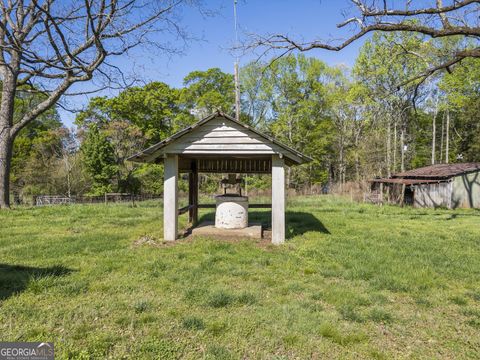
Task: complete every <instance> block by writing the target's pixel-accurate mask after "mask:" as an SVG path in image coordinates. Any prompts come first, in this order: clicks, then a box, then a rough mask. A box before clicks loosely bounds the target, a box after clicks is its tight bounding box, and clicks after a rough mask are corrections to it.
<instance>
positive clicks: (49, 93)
mask: <svg viewBox="0 0 480 360" xmlns="http://www.w3.org/2000/svg"><path fill="white" fill-rule="evenodd" d="M183 3H184V1H182V0H166V1H162V2H159V1H154V0H82V1H58V0H30V1H27V0H25V1H8V2H6V1H4V2H2V3H1V13H2V17H1V18H0V76H1V77H2V81H3V84H2V85H3V86H2V90H1V102H0V208H9V207H10V197H9V192H10V190H9V185H10V167H11V159H12V147H13V142H14V139H15V137H16V136H17V135H18V134H19V132H20V130H21V129H23V128H24V127H25V126H27V125H28V124H29V123H31V122H32V121H34V120H35V119H37V118H38V117H39V116H40V115H41V114H43V113H44V112H45V111H47V110H48V109H49V108H51V107H52V106H54V105H55V104H56V103H57V101H58V100H59V99H60V98H61V96H62V95H64V94H65V93H66V92H67V91H68V90H69V89H70V88H71V86H72V85H73V84H75V83H78V82H85V81H89V80H91V79H92V78H93V77H94V75H97V76H101V77H102V78H103V79H104V80H106V82H107V85H108V82H111V81H115V79H116V78H121V77H120V76H119V75H118V74H116V75H115V74H113V73H114V71H115V70H116V69H118V68H117V67H115V66H113V65H111V64H109V63H108V62H107V59H109V58H112V57H115V56H120V55H122V54H125V53H127V52H128V51H129V50H131V49H132V48H134V47H137V46H139V45H142V44H149V45H152V48H155V46H157V49H162V50H164V51H172V50H173V49H172V48H171V47H170V46H169V45H168V39H166V37H167V36H168V35H166V34H167V33H169V32H170V33H175V34H176V35H180V36H182V35H183V34H182V32H181V29H180V28H179V26H178V23H177V22H176V21H175V20H176V19H175V17H174V12H175V10H176V9H177V8H179V6H180V5H182V4H183ZM159 33H163V34H165V36H164V37H161V36H159ZM23 92H30V93H40V94H42V95H43V97H42V98H41V101H38V102H35V103H32V104H31V106H30V107H29V108H28V109H27V110H26V111H25V112H24V113H23V114H22V115H21V116H20V117H19V118H17V119H16V118H15V117H14V112H15V99H16V98H17V97H18V95H19V94H20V93H23Z"/></svg>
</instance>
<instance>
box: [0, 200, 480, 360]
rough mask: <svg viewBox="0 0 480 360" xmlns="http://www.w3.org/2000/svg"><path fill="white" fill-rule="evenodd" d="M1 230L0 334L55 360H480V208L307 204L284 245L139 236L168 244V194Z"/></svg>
mask: <svg viewBox="0 0 480 360" xmlns="http://www.w3.org/2000/svg"><path fill="white" fill-rule="evenodd" d="M204 215H205V213H204ZM205 216H211V214H210V215H208V214H207V215H205ZM252 217H253V218H255V219H257V220H259V219H260V220H263V221H268V213H266V212H255V213H254V214H252ZM185 221H186V220H185V216H182V217H181V224H182V226H185ZM0 224H1V227H0V341H53V342H54V343H55V347H56V352H57V358H75V359H79V358H82V359H83V358H85V359H91V358H98V359H104V358H112V359H119V358H132V359H143V358H145V359H149V358H159V359H170V358H171V359H175V358H186V359H202V358H204V359H239V358H246V359H296V358H298V359H306V358H318V359H323V358H328V359H330V358H341V359H349V358H351V359H353V358H355V359H358V358H377V359H390V358H425V359H432V358H443V359H453V358H479V357H480V212H479V211H475V210H459V211H448V210H427V209H412V208H397V207H376V206H372V205H362V204H353V203H350V202H348V201H346V200H342V199H335V198H332V197H299V198H293V199H290V200H289V202H288V214H287V233H288V237H289V238H288V240H287V243H286V244H285V245H284V246H280V247H273V246H265V245H264V244H263V243H262V244H257V243H255V242H253V241H247V240H243V241H221V240H215V239H195V240H191V239H187V240H180V241H178V242H176V243H174V244H173V245H161V246H152V245H148V244H145V245H141V246H138V245H134V243H135V242H136V241H137V240H139V239H141V238H142V237H149V238H152V239H156V240H157V241H158V242H159V243H161V237H162V210H161V206H160V204H159V203H156V202H146V203H140V204H137V207H131V206H130V205H128V204H125V205H107V206H106V205H76V206H57V207H44V208H32V209H16V210H13V211H11V212H0Z"/></svg>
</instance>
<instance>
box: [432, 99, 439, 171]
mask: <svg viewBox="0 0 480 360" xmlns="http://www.w3.org/2000/svg"><path fill="white" fill-rule="evenodd" d="M437 113H438V104H437V105H435V112H434V114H433V119H432V165H435V140H436V139H435V137H436V136H437V124H436V122H437Z"/></svg>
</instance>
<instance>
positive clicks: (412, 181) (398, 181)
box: [371, 178, 447, 185]
mask: <svg viewBox="0 0 480 360" xmlns="http://www.w3.org/2000/svg"><path fill="white" fill-rule="evenodd" d="M371 182H373V183H381V184H400V185H419V184H432V183H441V182H447V180H445V179H437V180H431V179H430V180H428V179H403V178H400V179H392V178H383V179H373V180H372V181H371Z"/></svg>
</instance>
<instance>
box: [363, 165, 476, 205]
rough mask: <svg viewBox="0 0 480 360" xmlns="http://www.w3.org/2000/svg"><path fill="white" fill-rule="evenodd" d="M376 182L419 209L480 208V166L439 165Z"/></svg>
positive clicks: (374, 181)
mask: <svg viewBox="0 0 480 360" xmlns="http://www.w3.org/2000/svg"><path fill="white" fill-rule="evenodd" d="M372 182H373V184H374V186H378V185H380V184H383V185H384V186H386V187H389V188H390V190H391V192H400V194H401V196H400V197H398V199H400V200H399V201H400V202H403V203H405V204H407V205H413V206H415V207H433V208H436V207H445V208H448V209H454V208H480V163H457V164H435V165H430V166H425V167H422V168H417V169H413V170H409V171H405V172H402V173H397V174H394V175H392V177H390V178H385V179H374V180H372Z"/></svg>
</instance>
